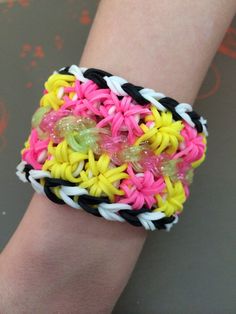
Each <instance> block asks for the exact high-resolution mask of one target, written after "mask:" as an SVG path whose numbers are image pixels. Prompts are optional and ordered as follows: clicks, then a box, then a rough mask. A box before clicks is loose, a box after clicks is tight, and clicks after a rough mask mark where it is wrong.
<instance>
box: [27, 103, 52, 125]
mask: <svg viewBox="0 0 236 314" xmlns="http://www.w3.org/2000/svg"><path fill="white" fill-rule="evenodd" d="M50 110H51V107H50V106H46V107H39V108H38V109H37V110H36V111H35V113H34V114H33V116H32V120H31V125H32V128H37V127H38V126H39V124H40V122H41V121H42V119H43V116H44V115H45V113H47V112H49V111H50Z"/></svg>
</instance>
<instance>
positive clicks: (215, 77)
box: [196, 63, 221, 100]
mask: <svg viewBox="0 0 236 314" xmlns="http://www.w3.org/2000/svg"><path fill="white" fill-rule="evenodd" d="M208 73H210V77H211V80H212V81H213V84H212V85H210V87H209V88H208V90H207V91H206V92H202V93H200V94H199V95H198V96H197V99H196V100H203V99H206V98H208V97H210V96H213V95H214V94H216V92H217V91H218V90H219V88H220V85H221V76H220V72H219V70H218V68H217V66H216V65H215V64H213V63H212V64H211V66H210V71H209V72H208Z"/></svg>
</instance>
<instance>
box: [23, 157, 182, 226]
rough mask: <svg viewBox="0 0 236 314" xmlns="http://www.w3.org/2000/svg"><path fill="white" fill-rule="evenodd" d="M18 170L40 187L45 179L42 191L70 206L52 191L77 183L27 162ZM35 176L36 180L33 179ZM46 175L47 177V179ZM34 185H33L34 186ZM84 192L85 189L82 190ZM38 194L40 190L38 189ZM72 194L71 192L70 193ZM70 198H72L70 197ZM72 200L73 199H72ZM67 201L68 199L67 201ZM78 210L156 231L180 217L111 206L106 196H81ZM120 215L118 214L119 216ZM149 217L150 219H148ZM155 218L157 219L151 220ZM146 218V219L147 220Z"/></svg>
mask: <svg viewBox="0 0 236 314" xmlns="http://www.w3.org/2000/svg"><path fill="white" fill-rule="evenodd" d="M18 170H19V171H22V173H24V175H25V178H27V181H28V182H30V183H33V182H34V181H33V180H35V181H36V182H37V184H39V185H40V183H39V180H40V179H41V178H44V179H45V184H44V188H43V189H41V191H43V192H44V193H43V194H45V195H46V196H47V197H48V198H49V199H50V200H51V201H52V202H54V203H56V204H60V205H63V204H67V205H70V204H68V202H65V200H63V199H60V198H58V197H57V196H56V195H55V193H53V191H52V190H51V188H53V187H58V186H60V187H61V189H63V188H65V189H68V191H69V189H71V188H72V189H73V188H76V186H75V183H73V182H70V181H66V180H63V179H56V178H51V177H49V175H50V174H49V173H48V172H46V171H42V170H34V169H33V167H32V166H31V165H29V164H26V163H25V162H21V164H20V165H18ZM32 175H34V178H33V177H32ZM45 175H46V177H45ZM20 179H21V180H22V181H24V180H23V179H24V177H23V176H21V177H20ZM24 182H25V181H24ZM32 185H33V184H32ZM81 190H84V189H81ZM36 192H40V191H38V188H36ZM69 192H70V191H69ZM69 194H70V193H69ZM68 198H70V196H68ZM70 199H71V200H72V198H70ZM66 200H67V199H66ZM78 205H79V207H77V208H78V209H83V210H85V211H86V212H88V213H90V214H93V215H95V216H97V217H104V218H106V219H108V220H114V221H121V222H124V221H126V222H128V223H129V224H131V225H133V226H136V227H141V226H143V227H144V228H145V229H147V230H155V229H165V230H167V231H169V230H170V229H171V227H172V225H173V224H174V223H177V221H178V216H177V215H172V216H170V217H166V216H165V214H164V213H162V212H155V213H152V209H148V208H141V209H139V210H133V209H132V208H131V206H130V205H128V204H120V203H116V204H111V203H109V198H108V197H106V196H102V197H95V196H91V195H86V194H83V195H80V196H79V198H78ZM94 205H98V207H94ZM120 208H121V209H120ZM117 213H118V214H117ZM148 215H149V217H148ZM153 216H155V218H157V219H151V218H153ZM145 218H146V219H145Z"/></svg>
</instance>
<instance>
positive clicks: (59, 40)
mask: <svg viewBox="0 0 236 314" xmlns="http://www.w3.org/2000/svg"><path fill="white" fill-rule="evenodd" d="M54 44H55V46H56V49H57V50H61V49H62V48H63V46H64V40H63V39H62V37H61V35H59V34H57V35H56V36H55V38H54Z"/></svg>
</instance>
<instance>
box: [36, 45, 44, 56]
mask: <svg viewBox="0 0 236 314" xmlns="http://www.w3.org/2000/svg"><path fill="white" fill-rule="evenodd" d="M34 56H35V57H36V58H39V59H42V58H44V57H45V53H44V51H43V47H42V46H41V45H38V46H35V48H34Z"/></svg>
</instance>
